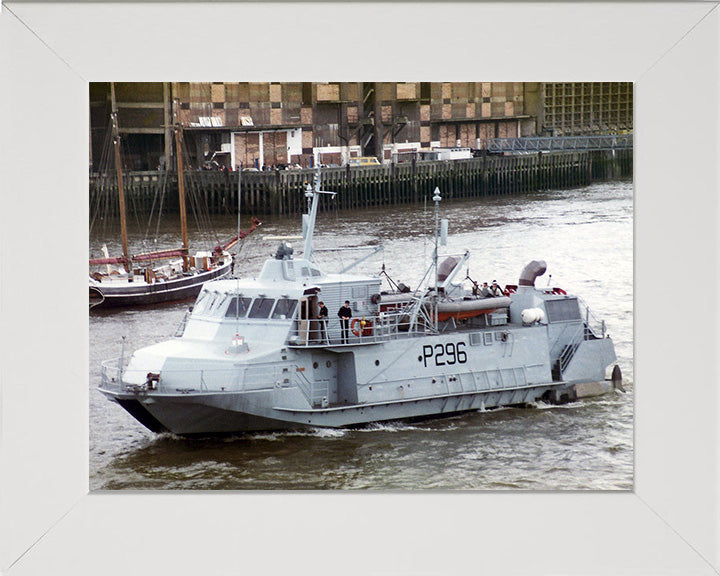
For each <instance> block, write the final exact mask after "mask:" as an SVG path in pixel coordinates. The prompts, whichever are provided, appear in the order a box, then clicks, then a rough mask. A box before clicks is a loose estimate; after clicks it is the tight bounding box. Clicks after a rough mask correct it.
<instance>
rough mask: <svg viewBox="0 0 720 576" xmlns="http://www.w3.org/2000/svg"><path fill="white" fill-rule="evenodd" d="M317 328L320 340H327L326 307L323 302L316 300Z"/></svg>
mask: <svg viewBox="0 0 720 576" xmlns="http://www.w3.org/2000/svg"><path fill="white" fill-rule="evenodd" d="M317 317H318V329H319V330H320V341H321V342H327V319H328V309H327V306H325V304H324V303H323V302H318V315H317Z"/></svg>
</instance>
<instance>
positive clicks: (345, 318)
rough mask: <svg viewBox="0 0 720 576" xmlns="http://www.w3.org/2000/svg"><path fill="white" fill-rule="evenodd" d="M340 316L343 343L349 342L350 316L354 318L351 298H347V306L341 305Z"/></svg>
mask: <svg viewBox="0 0 720 576" xmlns="http://www.w3.org/2000/svg"><path fill="white" fill-rule="evenodd" d="M338 317H339V318H340V328H341V329H342V343H343V344H347V343H348V339H349V337H350V318H352V310H350V300H345V306H340V310H338Z"/></svg>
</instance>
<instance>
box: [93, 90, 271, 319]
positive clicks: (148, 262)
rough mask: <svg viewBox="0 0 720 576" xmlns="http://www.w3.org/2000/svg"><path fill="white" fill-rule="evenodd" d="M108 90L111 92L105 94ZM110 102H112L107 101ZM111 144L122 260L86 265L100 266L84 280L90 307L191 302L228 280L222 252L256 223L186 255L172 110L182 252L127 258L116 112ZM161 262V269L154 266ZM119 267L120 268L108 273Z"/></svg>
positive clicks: (227, 257) (178, 133)
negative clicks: (207, 287)
mask: <svg viewBox="0 0 720 576" xmlns="http://www.w3.org/2000/svg"><path fill="white" fill-rule="evenodd" d="M111 89H112V88H111ZM113 101H114V98H113ZM112 139H113V148H114V158H115V169H116V173H117V186H118V194H119V202H120V228H121V240H122V256H121V257H115V258H111V257H110V256H109V255H108V254H107V250H104V252H105V254H104V256H105V257H104V258H93V259H90V265H91V266H96V267H97V266H103V265H104V266H105V270H104V271H100V270H96V271H95V272H92V273H91V274H90V280H89V281H90V307H91V308H94V307H112V306H124V307H128V306H140V305H149V304H158V303H163V302H174V301H180V300H187V299H190V298H194V297H195V296H197V294H198V293H199V292H200V289H201V288H202V285H203V284H204V283H205V282H207V281H209V280H215V279H218V278H223V277H225V276H228V275H229V274H230V273H231V271H232V268H233V260H232V255H231V254H230V253H229V252H228V250H230V249H231V248H232V247H233V246H234V245H235V244H237V243H238V242H239V241H240V240H241V239H242V238H244V237H245V236H247V235H248V234H250V233H252V232H253V231H254V230H255V228H256V227H257V226H259V225H260V222H259V221H258V220H256V219H255V218H253V222H252V227H251V228H250V230H248V231H246V232H243V231H242V230H240V229H238V234H237V236H235V237H234V238H232V239H231V240H230V241H228V242H226V243H224V244H220V243H219V242H218V244H217V245H216V246H215V248H214V249H213V250H212V251H198V252H196V253H195V254H194V255H193V256H190V255H189V251H188V235H187V217H186V208H185V182H184V172H183V159H182V129H181V126H180V123H179V121H178V119H177V107H176V110H175V145H176V147H177V151H176V152H177V153H176V157H177V170H178V192H179V201H180V225H181V235H182V247H181V248H180V249H176V250H163V251H158V252H148V253H145V254H137V255H134V256H131V255H130V254H129V253H128V245H127V218H126V207H125V191H124V188H123V178H122V164H121V161H120V135H119V130H118V122H117V111H116V110H113V113H112ZM158 261H163V262H164V263H163V264H162V265H157V262H158ZM112 265H115V266H117V265H122V267H121V268H115V269H113V268H111V266H112Z"/></svg>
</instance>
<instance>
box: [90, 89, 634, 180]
mask: <svg viewBox="0 0 720 576" xmlns="http://www.w3.org/2000/svg"><path fill="white" fill-rule="evenodd" d="M113 108H116V109H117V111H118V123H119V127H120V133H121V135H122V138H123V145H124V156H125V162H126V167H127V168H129V169H130V170H137V171H140V170H158V169H163V168H164V167H166V166H172V164H173V156H172V154H173V151H172V141H173V135H172V125H173V121H174V120H173V117H174V111H175V108H177V114H178V118H179V121H180V123H181V124H182V126H183V130H184V135H185V143H186V145H187V148H188V155H189V158H187V159H186V162H187V163H188V164H189V165H190V166H194V167H202V166H203V165H208V166H212V167H216V168H222V167H226V168H228V169H230V170H236V169H237V168H238V167H242V168H255V169H258V170H262V169H264V168H268V167H285V166H288V165H296V166H300V167H308V166H312V165H314V164H316V163H321V164H326V165H345V164H347V163H348V161H349V160H350V159H351V158H355V157H376V158H377V159H378V160H379V161H381V162H391V161H393V160H396V159H398V158H402V157H403V156H405V155H408V154H413V153H416V152H418V151H420V150H423V149H430V148H434V147H444V148H451V147H464V148H469V149H472V150H483V149H485V148H486V147H487V142H488V140H489V139H490V138H515V137H523V136H536V135H554V136H567V135H591V134H608V133H619V132H627V131H631V130H632V118H633V87H632V84H631V83H617V82H585V83H532V82H531V83H523V82H172V83H171V82H154V83H126V82H119V83H114V84H113V85H112V86H111V84H110V83H91V84H90V124H91V126H90V128H91V130H90V140H91V141H90V144H91V145H90V159H89V160H90V170H91V171H95V170H97V168H98V166H99V165H100V163H101V157H102V150H103V143H104V142H105V140H106V136H107V133H108V118H109V116H110V112H111V110H112V109H113Z"/></svg>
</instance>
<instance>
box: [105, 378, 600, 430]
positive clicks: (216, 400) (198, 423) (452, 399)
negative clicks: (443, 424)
mask: <svg viewBox="0 0 720 576" xmlns="http://www.w3.org/2000/svg"><path fill="white" fill-rule="evenodd" d="M612 390H613V384H612V383H611V382H609V381H603V382H585V383H576V384H568V383H566V382H560V383H558V382H551V383H547V384H543V385H533V386H527V387H525V388H512V389H506V390H487V391H475V392H465V393H457V394H444V395H438V396H434V397H424V398H412V399H408V400H403V401H395V402H379V403H371V404H357V405H348V406H334V407H329V408H315V409H310V408H308V409H291V408H280V407H277V406H272V400H271V396H270V394H271V393H268V396H267V397H266V398H265V399H264V400H263V399H262V398H259V397H258V394H257V393H237V392H235V393H233V392H228V393H220V394H218V393H199V394H181V395H168V396H165V395H160V396H158V395H153V396H152V397H150V396H147V395H144V394H142V393H117V392H112V391H109V390H101V392H103V393H104V394H105V395H106V396H108V397H109V398H110V399H111V400H114V401H116V402H118V404H120V405H121V406H122V407H123V408H125V409H126V410H127V411H128V412H129V413H130V414H131V415H132V416H133V417H134V418H135V419H137V420H138V421H139V422H140V423H142V424H143V425H144V426H146V427H147V428H148V429H150V430H152V431H153V432H170V433H173V434H177V435H179V436H203V435H227V434H242V433H249V432H264V431H288V430H299V429H300V430H301V429H315V428H348V427H357V426H362V425H365V424H370V423H375V422H387V421H402V420H416V419H427V418H442V417H447V416H450V415H455V414H461V413H465V412H474V411H483V410H490V409H493V408H499V407H503V406H522V405H527V404H531V403H533V402H537V401H541V400H543V401H547V402H550V403H565V402H568V401H574V400H578V399H580V398H588V397H591V396H596V395H601V394H606V393H608V392H610V391H612ZM261 396H262V395H261Z"/></svg>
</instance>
